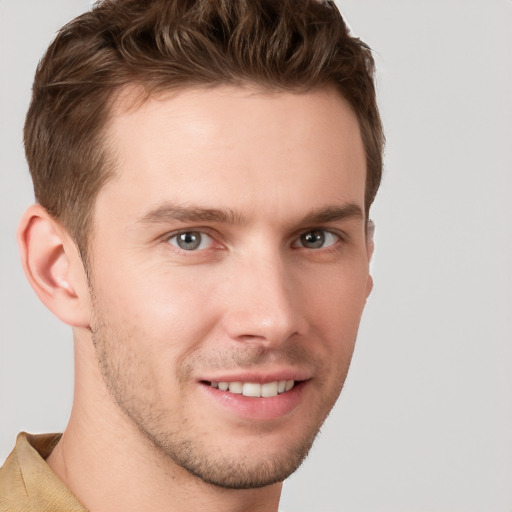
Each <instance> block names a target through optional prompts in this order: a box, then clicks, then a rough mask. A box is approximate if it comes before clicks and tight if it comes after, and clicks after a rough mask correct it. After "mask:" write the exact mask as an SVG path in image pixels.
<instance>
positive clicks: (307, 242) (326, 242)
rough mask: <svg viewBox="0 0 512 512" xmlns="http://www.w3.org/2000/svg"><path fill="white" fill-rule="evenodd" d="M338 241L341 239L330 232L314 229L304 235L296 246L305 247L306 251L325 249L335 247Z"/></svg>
mask: <svg viewBox="0 0 512 512" xmlns="http://www.w3.org/2000/svg"><path fill="white" fill-rule="evenodd" d="M338 240H339V237H338V236H336V235H335V234H334V233H331V232H330V231H326V230H324V229H314V230H311V231H306V232H305V233H302V235H300V237H299V239H298V240H297V241H296V242H295V244H294V246H295V247H304V248H305V249H323V248H324V247H329V246H331V245H334V244H335V243H336V242H337V241H338Z"/></svg>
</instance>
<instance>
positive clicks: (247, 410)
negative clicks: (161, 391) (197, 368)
mask: <svg viewBox="0 0 512 512" xmlns="http://www.w3.org/2000/svg"><path fill="white" fill-rule="evenodd" d="M306 385H307V381H301V382H298V383H297V384H295V386H294V387H293V388H292V389H290V391H287V392H286V393H281V394H279V395H276V396H271V397H266V398H257V397H249V396H245V395H242V394H237V393H230V392H229V391H221V390H220V389H218V388H213V387H212V386H209V385H207V384H201V388H202V389H203V390H204V392H205V393H207V395H208V396H209V397H210V398H211V399H213V400H215V402H216V403H217V404H219V405H220V406H221V407H223V408H224V409H226V410H228V411H230V412H231V413H233V414H235V415H237V416H239V417H241V418H246V419H251V420H261V421H269V420H276V419H279V418H281V417H283V416H286V415H287V414H290V413H291V412H292V411H293V410H294V409H296V408H297V407H298V405H299V404H300V402H301V399H302V395H303V393H304V388H305V387H306Z"/></svg>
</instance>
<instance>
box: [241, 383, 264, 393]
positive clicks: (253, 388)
mask: <svg viewBox="0 0 512 512" xmlns="http://www.w3.org/2000/svg"><path fill="white" fill-rule="evenodd" d="M242 393H243V394H244V396H261V384H258V383H256V382H245V383H244V388H243V390H242Z"/></svg>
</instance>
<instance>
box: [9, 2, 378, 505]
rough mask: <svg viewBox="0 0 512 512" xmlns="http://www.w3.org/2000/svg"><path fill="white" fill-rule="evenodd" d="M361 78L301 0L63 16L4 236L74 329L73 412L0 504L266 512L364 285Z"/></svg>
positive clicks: (103, 7) (39, 445) (331, 376)
mask: <svg viewBox="0 0 512 512" xmlns="http://www.w3.org/2000/svg"><path fill="white" fill-rule="evenodd" d="M372 76H373V60H372V57H371V54H370V51H369V49H368V48H367V47H366V46H365V45H364V44H363V43H362V42H360V41H359V40H357V39H355V38H352V37H351V36H350V35H349V34H348V32H347V29H346V27H345V24H344V22H343V20H342V18H341V16H340V15H339V13H338V11H337V9H336V7H335V6H334V5H333V4H332V3H321V2H317V1H313V0H309V1H293V2H288V1H285V0H283V1H281V2H267V1H263V0H258V1H254V0H253V1H251V2H244V1H241V0H240V1H231V0H230V1H225V2H223V1H219V2H211V1H210V0H200V1H196V2H192V1H190V2H189V1H187V2H184V1H178V0H175V1H169V0H167V1H166V0H146V1H141V0H123V1H121V0H118V1H116V0H110V1H104V2H100V3H99V4H97V5H96V6H95V7H94V9H93V10H92V11H91V12H89V13H86V14H84V15H82V16H81V17H79V18H77V19H75V20H74V21H72V22H71V23H70V24H68V25H67V26H65V27H64V28H63V29H62V30H61V32H60V33H59V35H58V36H57V38H56V40H55V41H54V42H53V43H52V45H51V46H50V48H49V49H48V51H47V53H46V56H45V58H44V59H43V61H42V62H41V64H40V66H39V68H38V70H37V73H36V78H35V83H34V91H33V98H32V103H31V106H30V109H29V112H28V114H27V120H26V125H25V133H24V136H25V147H26V154H27V159H28V162H29V167H30V170H31V174H32V179H33V182H34V190H35V194H36V199H37V204H35V205H33V206H32V207H30V208H29V209H28V210H27V211H26V213H25V215H24V217H23V219H22V221H21V223H20V227H19V231H18V239H19V245H20V251H21V256H22V262H23V266H24V270H25V272H26V275H27V278H28V280H29V282H30V284H31V285H32V287H33V288H34V290H35V292H36V293H37V295H38V296H39V298H40V299H41V301H42V302H43V303H44V304H45V305H46V306H47V307H48V308H49V309H50V311H52V312H53V313H54V314H55V315H56V316H57V317H58V318H60V319H61V320H62V321H63V322H65V323H67V324H69V325H71V326H72V327H73V333H74V342H75V361H76V365H75V379H76V385H75V396H74V406H73V410H72V413H71V417H70V420H69V424H68V426H67V428H66V430H65V432H64V433H63V434H62V435H45V436H31V435H27V434H20V436H19V438H18V442H17V445H16V448H15V449H14V451H13V453H12V454H11V456H10V457H9V458H8V459H7V461H6V463H5V465H4V467H3V468H2V470H1V471H0V510H2V511H3V510H9V511H10V510H91V511H102V512H109V511H115V510H125V511H131V510H134V511H135V510H137V511H140V510H167V511H180V512H181V511H189V510H190V511H192V510H194V511H200V510H203V509H204V510H210V511H211V510H219V511H220V510H222V511H241V510H244V511H275V510H277V507H278V503H279V497H280V492H281V487H282V482H283V480H285V479H286V477H288V476H289V475H290V474H291V473H292V472H293V471H294V470H295V469H296V468H297V467H298V466H299V465H300V463H301V462H302V460H303V459H304V457H305V456H306V454H307V452H308V450H309V448H310V446H311V444H312V442H313V439H314V437H315V435H316V433H317V432H318V429H319V428H320V426H321V424H322V423H323V421H324V419H325V418H326V416H327V414H328V413H329V411H330V410H331V408H332V406H333V405H334V403H335V401H336V399H337V397H338V395H339V393H340V391H341V388H342V386H343V382H344V380H345V377H346V375H347V371H348V367H349V363H350V359H351V355H352V351H353V348H354V343H355V339H356V334H357V329H358V325H359V320H360V317H361V314H362V310H363V308H364V304H365V301H366V298H367V296H368V294H369V293H370V291H371V287H372V280H371V277H370V275H369V271H368V264H369V259H370V256H371V252H372V240H371V227H370V226H371V224H370V222H369V218H368V214H369V209H370V205H371V203H372V201H373V199H374V197H375V194H376V192H377V189H378V186H379V183H380V176H381V167H382V147H383V134H382V129H381V124H380V118H379V114H378V110H377V107H376V102H375V90H374V84H373V79H372Z"/></svg>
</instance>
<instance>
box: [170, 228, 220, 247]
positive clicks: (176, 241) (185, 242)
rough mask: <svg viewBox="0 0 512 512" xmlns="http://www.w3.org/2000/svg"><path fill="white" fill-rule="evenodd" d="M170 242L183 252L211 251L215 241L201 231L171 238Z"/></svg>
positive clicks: (187, 232)
mask: <svg viewBox="0 0 512 512" xmlns="http://www.w3.org/2000/svg"><path fill="white" fill-rule="evenodd" d="M168 242H169V243H170V244H171V245H174V246H175V247H178V248H179V249H181V250H183V251H197V250H201V249H209V248H210V247H211V246H212V244H213V239H212V238H211V237H209V236H208V235H206V234H204V233H201V232H200V231H184V232H182V233H178V234H176V235H173V236H171V237H170V238H169V239H168Z"/></svg>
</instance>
